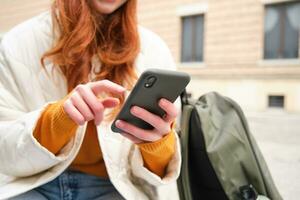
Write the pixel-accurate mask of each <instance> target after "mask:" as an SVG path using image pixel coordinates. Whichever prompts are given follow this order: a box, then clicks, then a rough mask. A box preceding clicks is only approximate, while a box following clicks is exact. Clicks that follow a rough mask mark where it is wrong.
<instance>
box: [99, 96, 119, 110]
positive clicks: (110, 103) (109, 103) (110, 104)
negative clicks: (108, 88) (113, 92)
mask: <svg viewBox="0 0 300 200" xmlns="http://www.w3.org/2000/svg"><path fill="white" fill-rule="evenodd" d="M119 104H120V100H119V99H118V98H114V97H107V98H105V99H104V100H102V105H103V106H104V107H105V108H114V107H116V106H117V105H119Z"/></svg>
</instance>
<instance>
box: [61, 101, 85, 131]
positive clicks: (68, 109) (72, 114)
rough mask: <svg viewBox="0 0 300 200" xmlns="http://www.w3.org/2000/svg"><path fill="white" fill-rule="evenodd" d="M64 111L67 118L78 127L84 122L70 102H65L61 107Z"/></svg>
mask: <svg viewBox="0 0 300 200" xmlns="http://www.w3.org/2000/svg"><path fill="white" fill-rule="evenodd" d="M63 108H64V111H65V112H66V113H67V114H68V116H69V117H70V118H71V119H72V120H73V121H74V122H75V123H76V124H78V125H83V124H84V122H85V118H84V117H83V116H82V115H81V113H80V112H79V111H78V110H77V108H75V106H74V105H73V104H72V102H71V100H69V99H68V100H66V101H65V103H64V105H63Z"/></svg>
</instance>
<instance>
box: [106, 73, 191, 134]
mask: <svg viewBox="0 0 300 200" xmlns="http://www.w3.org/2000/svg"><path fill="white" fill-rule="evenodd" d="M189 82H190V76H189V75H188V74H187V73H184V72H178V71H171V70H162V69H150V70H147V71H145V72H143V73H142V74H141V76H140V78H139V79H138V81H137V83H136V85H135V86H134V88H133V89H132V92H131V93H130V95H129V96H128V98H127V100H126V101H125V103H124V105H123V107H122V108H121V110H120V112H119V113H118V115H117V117H116V119H115V120H114V121H113V123H112V126H111V129H112V131H114V132H117V133H121V132H123V131H122V130H120V129H119V128H117V127H116V125H115V122H116V121H117V120H118V119H121V120H124V121H126V122H128V123H131V124H133V125H135V126H137V127H139V128H142V129H145V130H151V129H153V127H152V126H151V125H150V124H148V123H147V122H145V121H143V120H141V119H139V118H137V117H135V116H133V115H132V114H131V113H130V108H131V107H132V106H135V105H136V106H139V107H142V108H144V109H146V110H148V111H149V112H151V113H153V114H156V115H158V116H160V117H163V115H164V114H165V112H164V111H163V110H162V109H161V108H160V107H159V105H158V101H159V100H160V99H161V98H165V99H167V100H169V101H171V102H174V101H175V100H176V99H177V97H178V96H179V95H180V94H181V93H182V92H183V90H184V89H185V87H186V86H187V85H188V83H189Z"/></svg>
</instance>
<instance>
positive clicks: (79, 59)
mask: <svg viewBox="0 0 300 200" xmlns="http://www.w3.org/2000/svg"><path fill="white" fill-rule="evenodd" d="M136 4H137V0H128V1H126V0H56V1H54V3H53V7H52V17H51V15H50V14H49V13H44V14H42V15H40V16H37V17H35V18H33V19H31V20H29V21H26V22H24V23H23V24H21V25H18V26H17V27H15V28H14V29H13V30H11V31H10V32H9V33H7V34H6V35H5V36H4V38H3V40H2V42H1V47H0V72H1V73H0V85H1V87H0V92H1V93H0V94H1V96H0V158H1V163H0V199H5V198H12V199H139V200H140V199H176V198H178V196H177V192H176V179H177V177H178V174H179V171H180V161H181V160H180V153H179V152H180V150H179V144H178V140H177V136H176V133H175V131H174V121H175V118H176V116H177V113H178V112H177V110H178V108H179V107H178V106H177V107H176V106H175V104H173V103H171V102H169V101H167V100H166V99H161V100H160V101H159V102H158V103H159V105H160V107H161V108H162V109H163V110H165V112H166V116H165V117H164V118H160V117H158V116H156V115H154V114H152V113H150V112H148V111H147V110H144V109H143V108H140V107H137V106H135V107H133V108H132V110H131V113H132V114H133V115H135V116H137V117H139V118H141V119H143V120H145V121H147V122H148V123H150V124H152V125H153V127H154V129H153V130H152V131H146V130H142V129H139V128H137V127H135V126H133V125H131V124H129V123H126V122H124V121H118V122H117V126H118V127H119V128H120V129H122V130H124V133H123V134H117V133H112V132H111V130H110V125H111V121H112V119H113V118H114V116H115V114H116V113H117V112H118V110H119V109H120V107H121V105H122V104H123V103H124V99H125V97H124V92H125V90H126V89H127V90H130V89H131V88H132V86H133V85H134V83H135V81H136V79H137V77H138V76H139V74H140V73H141V72H143V71H144V70H146V69H147V68H149V67H155V68H158V67H162V68H169V69H174V68H175V65H174V62H173V60H172V57H171V54H170V52H169V50H168V48H167V47H166V45H165V44H164V43H163V42H162V40H161V39H159V37H157V36H156V35H154V34H153V33H152V32H150V31H148V30H146V29H144V28H142V27H139V26H137V22H136ZM40 60H41V62H40ZM125 132H126V134H125ZM172 190H174V191H172Z"/></svg>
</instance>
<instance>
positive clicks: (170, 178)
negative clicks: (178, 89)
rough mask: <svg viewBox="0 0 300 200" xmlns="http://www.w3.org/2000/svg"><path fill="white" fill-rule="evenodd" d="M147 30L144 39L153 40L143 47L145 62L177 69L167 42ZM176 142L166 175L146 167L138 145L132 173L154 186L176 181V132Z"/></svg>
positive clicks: (177, 154) (179, 163) (177, 150)
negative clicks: (161, 175)
mask: <svg viewBox="0 0 300 200" xmlns="http://www.w3.org/2000/svg"><path fill="white" fill-rule="evenodd" d="M145 32H146V33H145V34H144V35H143V36H142V37H144V39H145V40H144V41H151V43H149V44H148V45H144V47H143V48H145V49H144V52H145V54H147V56H146V57H147V60H146V63H145V64H146V65H147V66H153V67H156V68H163V69H169V70H176V66H175V62H174V60H173V57H172V55H171V52H170V50H169V48H168V47H167V45H166V44H165V42H163V40H162V39H160V38H159V36H157V35H155V34H154V33H152V32H150V31H148V30H145ZM142 45H143V44H142ZM175 104H176V106H177V107H178V109H179V110H180V101H179V99H177V100H176V103H175ZM176 124H179V123H176ZM175 144H176V145H175V153H174V154H173V156H172V158H171V160H170V162H169V164H168V165H167V167H166V171H165V176H163V177H160V176H158V175H156V174H155V173H153V172H151V171H150V170H148V169H147V168H146V167H144V166H145V163H144V162H143V158H142V155H141V151H140V149H139V148H138V147H137V146H136V147H135V148H134V151H133V154H132V158H131V166H132V173H133V174H134V175H135V176H136V177H138V178H141V179H143V180H146V181H147V182H148V183H150V184H152V185H154V186H161V185H166V184H171V183H174V182H175V183H176V180H177V178H178V177H179V173H180V168H181V150H180V142H179V138H178V135H177V133H176V132H175Z"/></svg>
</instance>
